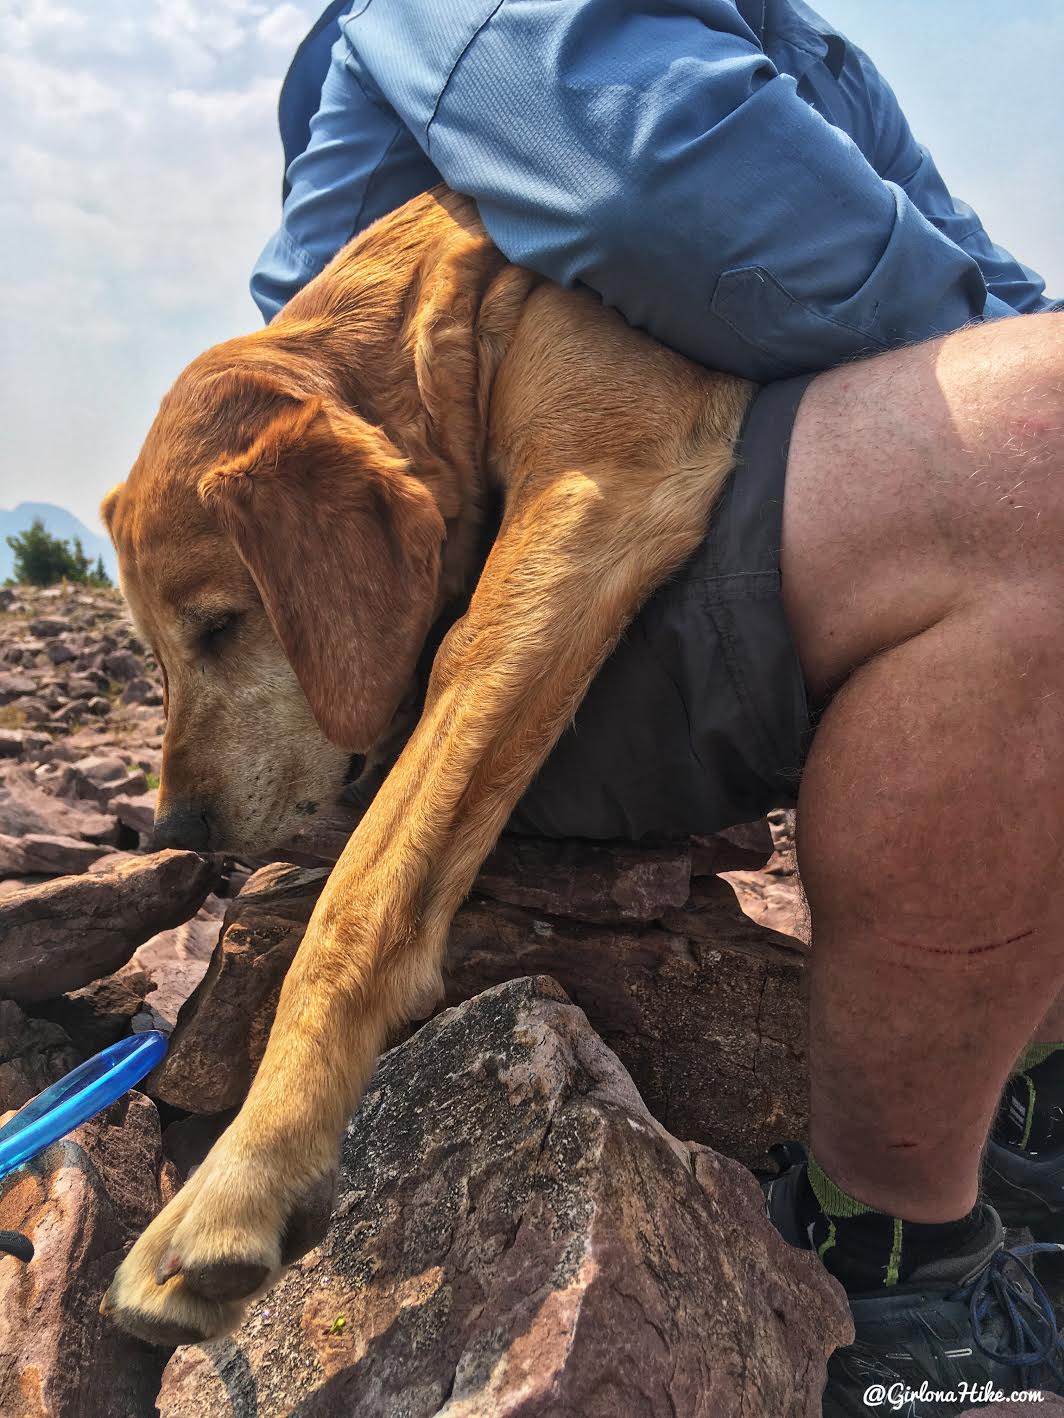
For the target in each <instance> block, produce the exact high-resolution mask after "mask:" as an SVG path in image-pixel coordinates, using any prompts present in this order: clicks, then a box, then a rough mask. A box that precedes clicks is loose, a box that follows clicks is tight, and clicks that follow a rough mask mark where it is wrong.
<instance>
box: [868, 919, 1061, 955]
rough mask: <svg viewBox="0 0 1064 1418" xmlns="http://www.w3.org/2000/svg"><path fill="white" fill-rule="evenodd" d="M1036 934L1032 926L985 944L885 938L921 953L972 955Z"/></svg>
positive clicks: (987, 951)
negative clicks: (933, 942) (935, 942)
mask: <svg viewBox="0 0 1064 1418" xmlns="http://www.w3.org/2000/svg"><path fill="white" fill-rule="evenodd" d="M1034 934H1036V932H1035V928H1034V927H1033V926H1032V927H1031V928H1030V929H1029V930H1026V931H1021V932H1020V933H1019V935H1010V936H1006V938H1005V939H1004V940H992V941H989V942H988V943H987V944H986V945H925V944H924V943H923V942H922V941H917V940H901V939H899V938H896V937H891V936H888V937H887V940H888V941H889V943H890V944H891V945H896V946H899V947H900V948H901V949H902V950H914V951H917V952H919V954H921V955H947V956H948V955H952V956H965V957H968V956H972V955H989V954H991V953H992V952H993V951H995V950H1004V949H1005V948H1006V947H1007V946H1010V945H1016V944H1017V943H1018V942H1019V941H1021V940H1026V939H1027V938H1028V936H1033V935H1034Z"/></svg>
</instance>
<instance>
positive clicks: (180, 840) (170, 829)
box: [151, 803, 211, 852]
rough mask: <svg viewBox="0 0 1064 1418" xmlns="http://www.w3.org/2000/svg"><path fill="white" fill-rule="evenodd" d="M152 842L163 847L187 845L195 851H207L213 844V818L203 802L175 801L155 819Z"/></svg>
mask: <svg viewBox="0 0 1064 1418" xmlns="http://www.w3.org/2000/svg"><path fill="white" fill-rule="evenodd" d="M151 844H152V846H153V847H154V848H155V849H156V850H162V848H163V847H187V848H189V849H190V850H191V851H193V852H205V851H207V849H208V848H209V847H210V844H211V820H210V817H209V816H208V814H207V810H206V808H205V807H204V806H203V804H202V803H174V804H173V806H171V807H168V808H167V809H166V811H165V812H164V813H163V815H162V817H157V818H156V819H155V827H154V829H153V831H152V839H151Z"/></svg>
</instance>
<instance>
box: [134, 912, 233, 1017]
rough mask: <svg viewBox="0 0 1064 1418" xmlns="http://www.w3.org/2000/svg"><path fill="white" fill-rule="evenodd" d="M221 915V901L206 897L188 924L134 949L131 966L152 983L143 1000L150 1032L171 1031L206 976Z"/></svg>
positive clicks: (186, 922)
mask: <svg viewBox="0 0 1064 1418" xmlns="http://www.w3.org/2000/svg"><path fill="white" fill-rule="evenodd" d="M224 915H225V902H224V901H223V900H222V899H221V897H219V896H208V897H207V899H206V901H204V903H203V905H202V906H201V907H200V908H199V910H198V911H197V912H196V914H195V915H194V916H193V917H192V919H191V920H188V921H184V922H182V924H181V925H179V926H174V927H173V928H172V929H171V930H167V931H160V932H159V933H158V935H154V936H152V938H151V940H148V941H145V942H144V944H143V945H141V946H138V947H137V951H136V954H135V955H134V956H133V961H132V962H131V963H134V964H136V965H137V966H138V967H139V968H140V969H141V970H143V971H144V972H145V973H146V974H147V975H148V976H149V977H150V980H151V984H150V986H149V988H148V990H147V991H146V992H145V997H144V1007H145V1009H146V1010H147V1011H148V1012H149V1013H150V1015H151V1026H150V1027H151V1028H153V1029H161V1030H162V1032H163V1033H164V1034H169V1033H170V1032H171V1031H172V1030H173V1027H174V1025H175V1023H176V1022H177V1016H178V1012H179V1011H180V1009H181V1006H182V1005H183V1004H184V1003H185V1001H186V1000H187V999H188V997H189V995H191V994H192V992H193V990H194V989H195V988H196V986H197V985H198V984H199V982H200V981H201V980H202V979H203V977H204V975H205V974H206V973H207V965H208V963H209V962H210V958H211V955H212V954H213V952H214V947H215V945H217V943H218V936H219V933H220V932H221V928H222V918H223V916H224Z"/></svg>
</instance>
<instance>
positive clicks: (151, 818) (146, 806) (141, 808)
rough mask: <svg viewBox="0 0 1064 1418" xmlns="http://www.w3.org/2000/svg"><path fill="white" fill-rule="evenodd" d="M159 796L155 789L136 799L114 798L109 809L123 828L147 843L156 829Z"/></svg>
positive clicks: (141, 794) (139, 795)
mask: <svg viewBox="0 0 1064 1418" xmlns="http://www.w3.org/2000/svg"><path fill="white" fill-rule="evenodd" d="M157 796H158V793H157V791H156V790H155V789H154V788H153V789H151V791H150V792H147V793H140V794H138V795H137V796H136V797H132V798H124V797H117V798H112V799H111V801H110V803H109V807H110V810H111V811H112V812H113V813H114V814H115V816H116V817H117V818H118V820H119V822H120V823H121V824H122V826H123V827H128V828H129V829H130V831H132V832H135V833H136V834H137V835H138V837H140V838H141V840H142V841H147V840H148V839H149V838H150V837H151V834H152V831H153V829H154V827H155V800H156V798H157Z"/></svg>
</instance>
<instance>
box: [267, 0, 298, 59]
mask: <svg viewBox="0 0 1064 1418" xmlns="http://www.w3.org/2000/svg"><path fill="white" fill-rule="evenodd" d="M307 28H308V26H307V19H306V14H305V13H304V11H302V10H300V9H299V7H298V6H296V5H291V4H284V5H278V6H277V8H276V9H274V10H271V11H270V13H269V14H268V15H263V17H262V19H261V20H260V21H259V22H258V24H257V25H256V26H255V33H256V34H257V35H258V37H259V39H260V40H261V41H262V43H263V44H267V45H270V46H272V47H274V48H281V49H284V50H287V51H288V52H289V53H294V52H295V48H296V45H297V44H298V43H299V41H300V40H301V39H302V38H303V36H304V35H305V34H306V32H307Z"/></svg>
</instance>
